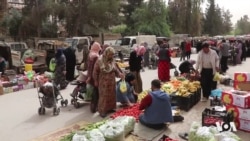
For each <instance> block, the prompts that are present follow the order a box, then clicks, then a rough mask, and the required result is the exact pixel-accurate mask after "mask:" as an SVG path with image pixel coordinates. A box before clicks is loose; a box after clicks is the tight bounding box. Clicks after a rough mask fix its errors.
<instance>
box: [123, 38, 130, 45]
mask: <svg viewBox="0 0 250 141" xmlns="http://www.w3.org/2000/svg"><path fill="white" fill-rule="evenodd" d="M130 40H131V39H130V38H123V39H122V40H121V45H126V46H127V45H129V44H130Z"/></svg>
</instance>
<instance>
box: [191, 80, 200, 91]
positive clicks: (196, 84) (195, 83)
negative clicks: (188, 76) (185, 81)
mask: <svg viewBox="0 0 250 141" xmlns="http://www.w3.org/2000/svg"><path fill="white" fill-rule="evenodd" d="M192 85H194V87H196V88H197V89H199V88H200V87H201V83H200V81H193V82H192Z"/></svg>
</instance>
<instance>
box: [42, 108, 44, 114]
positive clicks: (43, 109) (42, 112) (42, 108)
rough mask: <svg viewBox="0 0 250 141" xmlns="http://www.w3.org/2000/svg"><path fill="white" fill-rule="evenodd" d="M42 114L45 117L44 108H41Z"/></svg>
mask: <svg viewBox="0 0 250 141" xmlns="http://www.w3.org/2000/svg"><path fill="white" fill-rule="evenodd" d="M42 114H43V115H45V108H44V107H43V108H42Z"/></svg>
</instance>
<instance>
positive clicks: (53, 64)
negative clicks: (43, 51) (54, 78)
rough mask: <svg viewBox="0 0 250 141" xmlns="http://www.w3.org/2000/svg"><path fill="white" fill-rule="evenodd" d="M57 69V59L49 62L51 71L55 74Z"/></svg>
mask: <svg viewBox="0 0 250 141" xmlns="http://www.w3.org/2000/svg"><path fill="white" fill-rule="evenodd" d="M55 69H56V60H55V58H52V59H51V60H50V61H49V70H50V71H52V72H54V71H55Z"/></svg>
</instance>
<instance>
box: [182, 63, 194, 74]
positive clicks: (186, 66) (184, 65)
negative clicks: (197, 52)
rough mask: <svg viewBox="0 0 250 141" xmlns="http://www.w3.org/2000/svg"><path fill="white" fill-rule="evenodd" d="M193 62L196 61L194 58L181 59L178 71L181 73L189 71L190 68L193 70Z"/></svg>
mask: <svg viewBox="0 0 250 141" xmlns="http://www.w3.org/2000/svg"><path fill="white" fill-rule="evenodd" d="M195 63H196V62H195V60H187V61H183V62H182V63H181V64H180V66H179V71H180V72H181V74H183V73H190V71H191V70H193V71H195V69H194V67H193V65H194V64H195Z"/></svg>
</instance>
